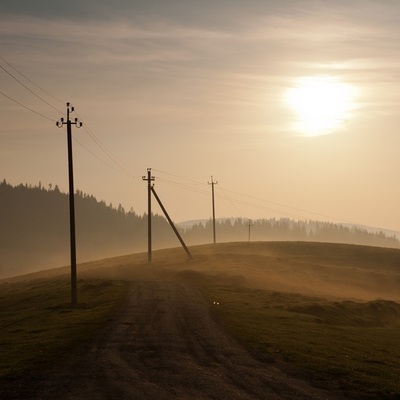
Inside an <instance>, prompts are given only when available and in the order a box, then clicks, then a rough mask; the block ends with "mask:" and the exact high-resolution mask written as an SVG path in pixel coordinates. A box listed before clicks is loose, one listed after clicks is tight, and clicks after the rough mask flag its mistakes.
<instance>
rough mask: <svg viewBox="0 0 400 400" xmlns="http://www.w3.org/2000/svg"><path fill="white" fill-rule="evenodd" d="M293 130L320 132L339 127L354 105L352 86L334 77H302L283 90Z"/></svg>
mask: <svg viewBox="0 0 400 400" xmlns="http://www.w3.org/2000/svg"><path fill="white" fill-rule="evenodd" d="M285 100H286V103H287V104H288V105H289V106H290V108H291V109H292V110H293V111H294V113H295V114H296V116H297V119H296V121H295V124H294V128H295V130H296V131H298V132H301V133H302V134H304V135H306V136H319V135H325V134H328V133H332V132H333V131H336V130H338V129H340V128H341V126H342V125H343V123H344V122H345V121H346V120H348V119H349V118H350V116H351V111H352V110H353V109H354V108H355V88H354V87H353V86H352V85H349V84H346V83H344V82H342V81H340V80H339V79H337V78H334V77H327V76H315V77H303V78H300V79H298V80H297V81H296V83H295V85H294V87H292V88H291V89H289V90H288V91H287V93H286V98H285Z"/></svg>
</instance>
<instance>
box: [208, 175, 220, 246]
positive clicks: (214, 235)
mask: <svg viewBox="0 0 400 400" xmlns="http://www.w3.org/2000/svg"><path fill="white" fill-rule="evenodd" d="M217 183H218V181H216V182H214V178H213V177H212V175H211V182H208V184H209V185H211V195H212V216H213V238H214V244H215V243H216V242H217V238H216V232H215V198H214V185H216V184H217Z"/></svg>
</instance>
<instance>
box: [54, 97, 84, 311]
mask: <svg viewBox="0 0 400 400" xmlns="http://www.w3.org/2000/svg"><path fill="white" fill-rule="evenodd" d="M73 111H74V107H72V106H71V104H70V103H67V119H66V120H64V118H61V119H60V120H58V121H57V122H56V125H57V126H58V127H59V128H62V127H63V126H64V125H67V145H68V177H69V221H70V225H69V226H70V229H69V231H70V252H71V304H72V305H73V306H75V305H76V304H77V303H78V296H77V278H76V239H75V200H74V194H75V191H74V167H73V157H72V125H75V126H76V127H77V128H80V127H81V126H82V122H80V121H79V120H78V118H75V119H74V120H73V121H71V119H70V113H72V112H73Z"/></svg>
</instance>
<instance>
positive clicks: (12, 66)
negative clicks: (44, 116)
mask: <svg viewBox="0 0 400 400" xmlns="http://www.w3.org/2000/svg"><path fill="white" fill-rule="evenodd" d="M0 59H1V60H3V61H4V62H5V63H6V64H7V65H8V66H9V67H11V68H12V69H13V70H14V71H16V72H18V73H19V74H20V75H21V76H23V77H24V78H25V79H26V80H27V81H28V82H30V83H31V84H32V85H34V86H36V87H37V88H38V89H40V90H41V91H42V92H43V93H46V94H47V95H48V96H50V97H51V98H53V99H54V100H56V101H58V102H59V103H61V104H64V102H63V101H62V100H60V99H58V98H57V97H55V96H53V95H52V94H51V93H49V92H48V91H46V90H45V89H43V88H42V87H40V86H39V85H38V84H37V83H35V82H33V81H32V80H31V79H29V78H28V77H27V76H26V75H24V74H23V73H22V72H21V71H20V70H18V69H17V68H16V67H15V66H14V65H12V64H10V63H9V62H8V61H7V60H6V59H4V57H2V56H0Z"/></svg>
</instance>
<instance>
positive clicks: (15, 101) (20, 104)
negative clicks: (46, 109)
mask: <svg viewBox="0 0 400 400" xmlns="http://www.w3.org/2000/svg"><path fill="white" fill-rule="evenodd" d="M0 94H2V95H3V96H4V97H7V99H9V100H11V101H13V102H14V103H16V104H18V105H19V106H21V107H23V108H25V109H26V110H29V111H31V112H33V113H35V114H37V115H39V116H41V117H43V118H46V119H48V120H49V121H54V118H50V117H48V116H46V115H44V114H41V113H40V112H38V111H36V110H34V109H33V108H30V107H28V106H26V105H24V104H22V103H20V102H19V101H17V100H15V99H13V98H12V97H10V96H8V95H7V94H5V93H3V92H0Z"/></svg>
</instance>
